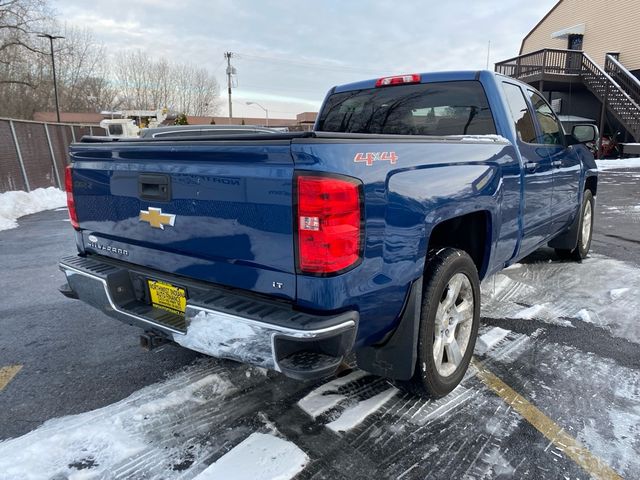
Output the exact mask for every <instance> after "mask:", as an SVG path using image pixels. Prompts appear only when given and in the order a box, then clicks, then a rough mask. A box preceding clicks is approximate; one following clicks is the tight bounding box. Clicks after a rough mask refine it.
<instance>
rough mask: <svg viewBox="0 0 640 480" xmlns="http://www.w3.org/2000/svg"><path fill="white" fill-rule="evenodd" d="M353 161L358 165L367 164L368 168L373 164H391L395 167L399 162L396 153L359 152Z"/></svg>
mask: <svg viewBox="0 0 640 480" xmlns="http://www.w3.org/2000/svg"><path fill="white" fill-rule="evenodd" d="M353 161H354V162H356V163H361V162H365V163H366V164H367V167H370V166H371V165H373V162H389V163H390V164H391V165H395V164H396V163H397V161H398V155H396V152H366V153H365V152H358V153H356V155H355V157H353Z"/></svg>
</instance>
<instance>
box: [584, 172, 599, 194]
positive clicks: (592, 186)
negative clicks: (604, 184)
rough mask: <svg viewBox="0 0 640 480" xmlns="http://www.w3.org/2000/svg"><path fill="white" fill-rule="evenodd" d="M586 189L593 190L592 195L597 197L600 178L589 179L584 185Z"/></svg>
mask: <svg viewBox="0 0 640 480" xmlns="http://www.w3.org/2000/svg"><path fill="white" fill-rule="evenodd" d="M584 189H585V190H591V194H592V195H593V196H594V197H595V196H596V192H597V190H598V177H595V176H593V177H587V180H586V182H585V183H584Z"/></svg>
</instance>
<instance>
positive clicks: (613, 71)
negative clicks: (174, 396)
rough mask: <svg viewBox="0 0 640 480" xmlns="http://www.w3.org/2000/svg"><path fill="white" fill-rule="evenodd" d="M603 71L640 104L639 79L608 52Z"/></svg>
mask: <svg viewBox="0 0 640 480" xmlns="http://www.w3.org/2000/svg"><path fill="white" fill-rule="evenodd" d="M604 71H605V72H607V73H608V74H609V76H610V77H611V78H613V79H614V80H615V81H616V82H617V83H618V85H620V87H622V89H623V90H624V91H625V92H626V93H627V94H628V95H629V96H630V97H631V98H632V99H633V101H635V102H636V103H637V104H638V105H640V80H638V79H637V78H636V77H635V76H634V75H633V74H632V73H631V72H630V71H629V70H627V69H626V68H625V67H624V65H622V64H621V63H620V62H619V61H618V60H617V59H616V58H615V57H613V56H612V55H609V54H607V56H606V58H605V62H604Z"/></svg>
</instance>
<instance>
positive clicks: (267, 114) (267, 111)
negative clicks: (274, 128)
mask: <svg viewBox="0 0 640 480" xmlns="http://www.w3.org/2000/svg"><path fill="white" fill-rule="evenodd" d="M247 105H255V106H256V107H260V108H261V109H262V110H264V114H265V116H266V117H267V124H266V125H265V126H266V127H268V126H269V110H267V109H266V108H264V107H263V106H262V105H260V104H259V103H256V102H247Z"/></svg>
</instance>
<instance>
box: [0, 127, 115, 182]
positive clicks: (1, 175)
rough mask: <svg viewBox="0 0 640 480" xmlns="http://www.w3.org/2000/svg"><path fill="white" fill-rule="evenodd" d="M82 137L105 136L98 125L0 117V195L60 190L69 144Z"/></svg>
mask: <svg viewBox="0 0 640 480" xmlns="http://www.w3.org/2000/svg"><path fill="white" fill-rule="evenodd" d="M83 135H106V132H105V130H104V129H103V128H101V127H100V126H98V125H77V124H68V123H46V122H34V121H30V120H16V119H12V118H0V193H1V192H6V191H10V190H26V191H31V190H33V189H35V188H46V187H57V188H60V189H64V168H65V166H66V165H67V150H68V148H69V145H70V144H71V143H72V142H74V141H76V140H80V138H81V137H82V136H83Z"/></svg>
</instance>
